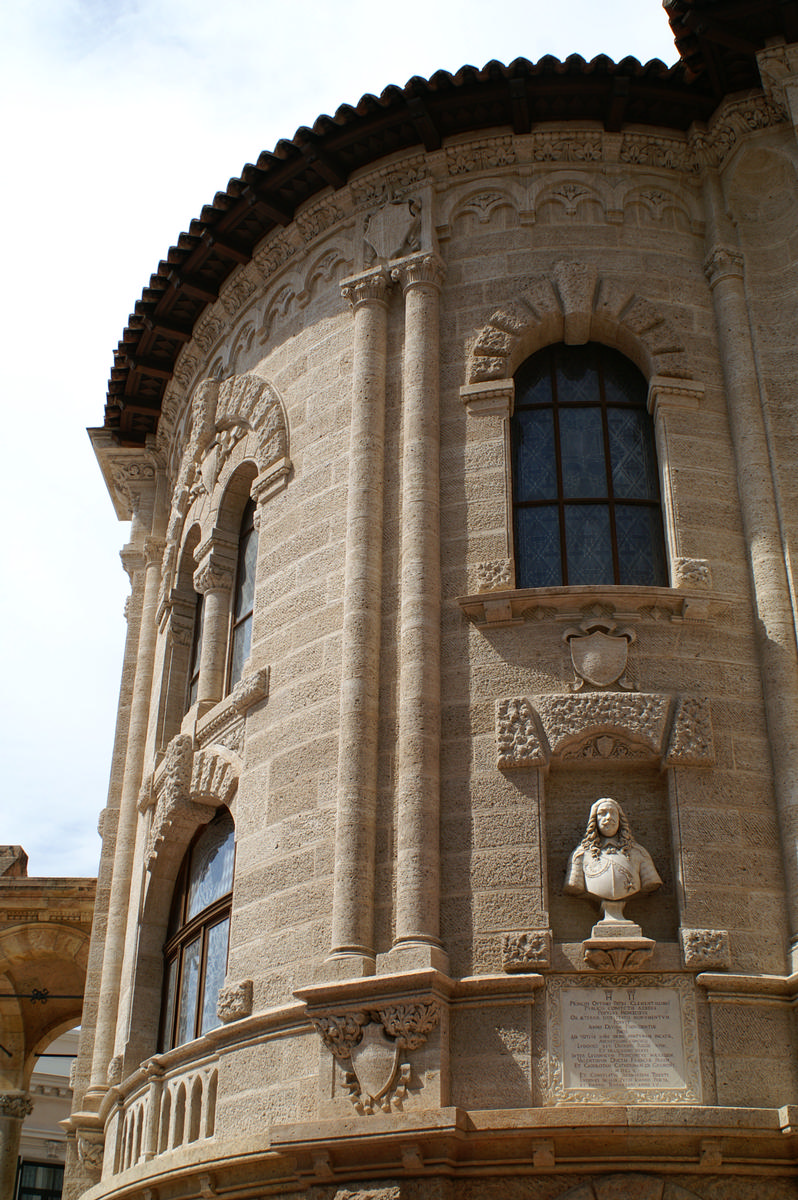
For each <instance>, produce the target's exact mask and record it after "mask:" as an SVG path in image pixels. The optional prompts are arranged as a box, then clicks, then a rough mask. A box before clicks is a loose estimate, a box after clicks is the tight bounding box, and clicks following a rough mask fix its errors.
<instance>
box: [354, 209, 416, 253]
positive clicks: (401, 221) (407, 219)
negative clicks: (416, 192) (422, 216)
mask: <svg viewBox="0 0 798 1200" xmlns="http://www.w3.org/2000/svg"><path fill="white" fill-rule="evenodd" d="M414 210H415V205H414V204H413V201H412V200H401V201H391V202H390V203H389V204H384V205H383V206H382V208H380V209H378V210H377V212H375V213H373V214H372V215H371V216H370V217H369V220H368V224H367V226H366V232H365V235H364V236H365V242H366V245H367V246H371V248H372V250H373V251H374V253H375V254H376V255H377V257H378V258H396V257H397V255H399V254H400V253H401V252H402V250H403V249H404V248H405V246H406V245H407V244H408V243H409V242H410V241H412V237H411V235H412V234H413V233H414V232H415V230H416V227H417V225H418V216H417V214H416V212H415V211H414Z"/></svg>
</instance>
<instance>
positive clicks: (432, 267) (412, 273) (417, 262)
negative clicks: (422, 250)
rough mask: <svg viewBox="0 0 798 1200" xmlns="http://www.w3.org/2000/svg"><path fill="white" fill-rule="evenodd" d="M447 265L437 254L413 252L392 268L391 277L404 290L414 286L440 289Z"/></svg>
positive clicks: (406, 290)
mask: <svg viewBox="0 0 798 1200" xmlns="http://www.w3.org/2000/svg"><path fill="white" fill-rule="evenodd" d="M445 274H446V267H445V265H444V262H443V259H442V258H440V257H439V256H438V255H437V254H413V255H411V256H410V257H409V258H401V259H399V261H398V262H397V263H396V266H394V267H392V268H391V279H393V281H394V282H395V283H398V284H399V285H400V286H401V288H402V291H403V292H408V291H409V290H410V289H411V288H414V287H432V288H435V290H436V291H440V290H441V288H442V287H443V280H444V276H445Z"/></svg>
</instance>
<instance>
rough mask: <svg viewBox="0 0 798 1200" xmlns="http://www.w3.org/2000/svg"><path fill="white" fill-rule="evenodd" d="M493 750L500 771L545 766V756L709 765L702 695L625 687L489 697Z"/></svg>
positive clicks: (708, 724) (710, 744)
mask: <svg viewBox="0 0 798 1200" xmlns="http://www.w3.org/2000/svg"><path fill="white" fill-rule="evenodd" d="M674 700H675V702H674ZM671 714H672V715H673V719H672V722H671V721H670V718H671ZM669 724H670V725H671V729H670V737H669V738H667V740H666V735H667V733H668V726H669ZM496 751H497V758H496V765H497V767H499V769H500V770H513V769H518V768H521V767H545V766H547V765H548V763H549V762H550V761H551V760H552V759H561V760H562V761H569V760H573V759H581V760H590V759H598V760H601V759H604V760H611V759H618V760H631V759H639V760H641V761H645V760H649V761H651V760H654V761H661V762H662V763H663V765H665V766H671V767H687V766H709V765H711V764H712V763H713V762H714V755H715V751H714V739H713V733H712V718H711V710H710V705H709V701H708V700H707V699H705V698H703V697H695V696H677V697H675V698H674V697H672V696H668V695H663V694H644V693H630V692H581V693H577V694H576V695H574V694H568V695H562V694H557V693H551V694H549V695H543V696H531V697H525V696H516V697H512V698H508V699H501V700H497V701H496Z"/></svg>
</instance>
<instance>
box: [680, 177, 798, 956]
mask: <svg viewBox="0 0 798 1200" xmlns="http://www.w3.org/2000/svg"><path fill="white" fill-rule="evenodd" d="M703 182H704V194H705V206H706V210H707V244H708V249H709V253H708V255H707V258H706V262H705V265H704V271H705V274H706V277H707V280H708V283H709V286H710V288H711V290H712V301H713V305H714V309H715V320H716V325H717V330H718V341H719V344H720V354H721V360H722V366H723V376H724V381H725V384H726V403H727V409H728V414H729V425H730V428H731V435H732V441H733V444H734V454H735V459H736V462H737V486H738V489H739V493H740V504H741V509H742V520H743V529H744V532H745V541H746V547H747V552H748V560H749V568H750V572H751V582H752V590H753V601H754V611H755V617H756V620H755V622H754V624H755V628H756V631H757V636H758V647H759V661H760V670H761V674H762V688H763V692H764V698H765V712H766V717H767V723H768V732H769V735H770V746H771V753H772V758H773V770H774V777H775V778H774V782H775V789H776V800H777V804H778V809H779V820H780V825H781V843H782V853H783V859H784V877H785V884H786V889H787V909H788V916H789V921H790V931H791V941H792V951H791V953H792V965H791V970H793V971H795V970H796V969H798V657H797V655H796V631H795V622H794V614H793V610H792V604H791V597H790V587H789V581H788V578H787V571H786V565H785V561H784V551H783V539H782V532H781V528H780V521H779V513H778V505H777V496H776V485H775V481H774V476H773V471H772V467H771V462H770V455H769V450H768V441H767V434H766V430H765V425H764V418H763V413H762V406H761V396H760V391H759V381H758V377H757V370H756V362H755V357H754V348H753V343H752V337H751V330H750V325H749V320H748V306H747V303H746V295H745V282H744V258H743V255H742V253H741V252H740V250H739V248H738V246H737V244H736V238H735V234H734V230H733V228H732V226H731V224H730V222H729V220H728V217H727V216H726V209H725V203H724V198H723V195H722V192H721V188H720V181H719V179H718V176H717V173H716V172H715V171H714V170H712V169H711V168H705V170H704V180H703Z"/></svg>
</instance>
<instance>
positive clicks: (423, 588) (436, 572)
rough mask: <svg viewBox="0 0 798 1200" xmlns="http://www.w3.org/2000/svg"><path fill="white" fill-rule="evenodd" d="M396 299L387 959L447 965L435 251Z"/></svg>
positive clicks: (414, 261)
mask: <svg viewBox="0 0 798 1200" xmlns="http://www.w3.org/2000/svg"><path fill="white" fill-rule="evenodd" d="M392 277H393V279H395V280H397V281H398V282H399V283H400V284H401V286H402V290H403V292H404V298H405V344H404V361H403V372H404V376H403V394H402V404H403V413H402V546H401V580H400V588H401V618H400V652H399V738H398V742H399V744H398V747H397V825H398V830H397V880H396V887H397V896H396V930H395V941H394V947H393V950H392V952H391V957H392V959H393V961H394V963H395V965H396V966H398V967H422V966H435V967H438V968H440V969H442V970H446V967H447V963H446V955H445V954H444V953H443V950H442V949H441V946H440V941H439V910H440V896H439V892H440V850H439V839H440V830H439V825H440V766H439V758H440V726H441V714H440V603H441V599H440V594H441V564H440V483H439V453H440V429H439V414H438V393H439V387H440V380H439V336H440V335H439V327H438V322H439V304H440V289H441V286H442V283H443V263H442V262H441V260H440V259H439V258H438V256H437V255H434V254H419V255H414V256H412V257H410V258H406V259H403V260H400V261H399V262H398V263H397V264H396V266H395V268H394V270H393V271H392Z"/></svg>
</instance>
